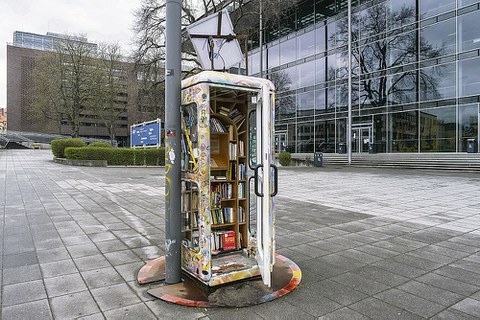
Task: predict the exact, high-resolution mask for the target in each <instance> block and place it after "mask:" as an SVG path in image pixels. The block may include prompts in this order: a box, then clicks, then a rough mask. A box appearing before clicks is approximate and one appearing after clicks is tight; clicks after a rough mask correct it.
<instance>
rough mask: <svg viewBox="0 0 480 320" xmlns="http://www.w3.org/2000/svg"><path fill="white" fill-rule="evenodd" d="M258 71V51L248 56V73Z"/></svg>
mask: <svg viewBox="0 0 480 320" xmlns="http://www.w3.org/2000/svg"><path fill="white" fill-rule="evenodd" d="M258 72H260V53H259V52H256V53H254V54H252V55H251V56H249V57H248V74H249V75H253V74H256V73H258Z"/></svg>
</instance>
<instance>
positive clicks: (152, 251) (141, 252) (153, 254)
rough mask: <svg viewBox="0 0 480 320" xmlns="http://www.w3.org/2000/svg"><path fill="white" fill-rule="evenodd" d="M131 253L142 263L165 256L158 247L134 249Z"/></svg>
mask: <svg viewBox="0 0 480 320" xmlns="http://www.w3.org/2000/svg"><path fill="white" fill-rule="evenodd" d="M132 251H133V252H134V253H135V254H136V255H137V256H138V257H139V258H140V259H141V260H143V261H147V260H153V259H156V258H158V257H160V256H163V255H165V252H164V251H163V250H162V249H161V248H159V247H158V246H148V247H141V248H135V249H132Z"/></svg>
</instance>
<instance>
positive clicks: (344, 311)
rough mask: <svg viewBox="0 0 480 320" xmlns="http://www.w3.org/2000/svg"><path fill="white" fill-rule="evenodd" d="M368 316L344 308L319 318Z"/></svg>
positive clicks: (361, 319) (344, 319)
mask: <svg viewBox="0 0 480 320" xmlns="http://www.w3.org/2000/svg"><path fill="white" fill-rule="evenodd" d="M367 319H369V318H368V317H366V316H364V315H362V314H360V313H358V312H356V311H353V310H352V309H349V308H342V309H338V310H335V311H333V312H330V313H329V314H326V315H324V316H321V317H320V318H318V320H367Z"/></svg>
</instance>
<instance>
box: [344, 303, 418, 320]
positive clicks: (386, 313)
mask: <svg viewBox="0 0 480 320" xmlns="http://www.w3.org/2000/svg"><path fill="white" fill-rule="evenodd" d="M349 308H350V309H352V310H354V311H357V312H358V313H360V314H363V315H365V316H366V317H368V318H371V319H379V320H380V319H412V320H413V319H424V318H423V317H421V316H419V315H416V314H414V313H411V312H409V311H407V310H405V309H401V308H398V307H395V306H393V305H391V304H388V303H385V302H383V301H381V300H378V299H375V298H367V299H365V300H362V301H360V302H357V303H355V304H352V305H351V306H349Z"/></svg>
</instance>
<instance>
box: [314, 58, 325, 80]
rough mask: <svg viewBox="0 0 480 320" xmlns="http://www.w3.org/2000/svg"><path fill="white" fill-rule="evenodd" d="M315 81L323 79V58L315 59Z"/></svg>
mask: <svg viewBox="0 0 480 320" xmlns="http://www.w3.org/2000/svg"><path fill="white" fill-rule="evenodd" d="M315 70H316V71H315V73H316V83H322V82H324V81H325V58H319V59H317V60H315Z"/></svg>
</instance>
